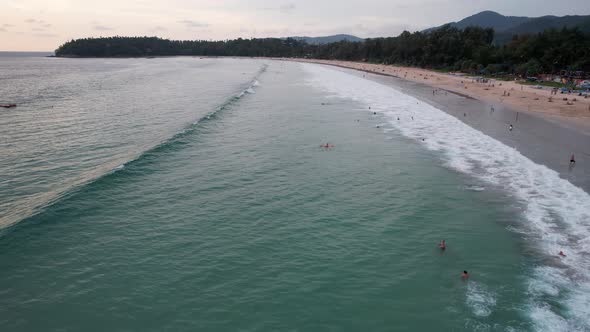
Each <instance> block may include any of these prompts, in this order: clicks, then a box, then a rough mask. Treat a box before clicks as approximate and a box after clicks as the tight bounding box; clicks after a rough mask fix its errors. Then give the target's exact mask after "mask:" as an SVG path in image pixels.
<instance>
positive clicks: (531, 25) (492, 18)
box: [423, 10, 590, 43]
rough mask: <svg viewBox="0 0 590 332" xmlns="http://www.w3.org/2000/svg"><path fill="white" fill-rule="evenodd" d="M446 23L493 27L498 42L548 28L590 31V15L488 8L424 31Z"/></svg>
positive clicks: (462, 26) (430, 29)
mask: <svg viewBox="0 0 590 332" xmlns="http://www.w3.org/2000/svg"><path fill="white" fill-rule="evenodd" d="M445 25H450V26H452V27H456V28H458V29H465V28H467V27H469V26H477V27H481V28H492V29H494V31H495V32H496V42H500V43H502V42H506V41H508V40H510V39H511V38H512V36H513V35H521V34H534V33H540V32H543V31H545V30H548V29H561V28H564V27H568V28H573V27H578V28H580V29H581V30H582V31H584V32H589V33H590V15H566V16H554V15H546V16H540V17H526V16H505V15H502V14H500V13H497V12H494V11H491V10H486V11H482V12H479V13H477V14H474V15H471V16H468V17H466V18H464V19H462V20H460V21H457V22H449V23H447V24H444V25H441V26H438V27H433V28H429V29H426V30H423V32H431V31H434V30H437V29H440V28H441V27H443V26H445Z"/></svg>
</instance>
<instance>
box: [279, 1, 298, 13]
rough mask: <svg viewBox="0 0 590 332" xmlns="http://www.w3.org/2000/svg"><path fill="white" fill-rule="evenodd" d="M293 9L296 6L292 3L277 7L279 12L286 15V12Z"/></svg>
mask: <svg viewBox="0 0 590 332" xmlns="http://www.w3.org/2000/svg"><path fill="white" fill-rule="evenodd" d="M295 8H297V6H295V4H294V3H286V4H284V5H281V6H280V7H279V10H280V11H282V12H283V13H288V12H291V11H293V10H295Z"/></svg>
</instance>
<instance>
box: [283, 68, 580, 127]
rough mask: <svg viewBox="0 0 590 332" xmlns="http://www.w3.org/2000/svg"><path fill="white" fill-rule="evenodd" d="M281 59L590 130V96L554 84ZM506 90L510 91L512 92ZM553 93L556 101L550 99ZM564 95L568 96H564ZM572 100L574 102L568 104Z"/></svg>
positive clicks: (423, 70)
mask: <svg viewBox="0 0 590 332" xmlns="http://www.w3.org/2000/svg"><path fill="white" fill-rule="evenodd" d="M277 60H283V61H285V60H286V61H294V62H303V63H316V64H322V65H329V66H334V67H340V68H346V69H353V70H357V71H361V72H365V73H370V74H377V75H381V76H389V77H395V78H398V79H401V80H405V81H409V82H414V83H421V84H424V85H427V86H430V87H432V88H434V89H437V90H443V91H447V92H450V93H454V94H457V95H459V96H462V97H465V98H471V99H477V100H479V101H482V102H485V103H488V104H489V105H490V107H494V108H499V107H508V108H511V109H513V110H515V111H517V112H522V113H528V114H536V115H539V116H542V117H543V118H546V119H547V120H550V121H556V122H558V123H560V124H563V125H565V126H567V127H570V128H572V129H575V130H578V131H582V132H584V133H585V134H590V98H584V97H579V96H577V95H574V94H559V93H558V94H557V95H554V96H551V88H544V89H535V88H533V86H529V85H524V84H519V83H517V82H513V81H498V80H491V81H490V82H488V83H478V82H475V81H474V80H473V78H472V77H470V76H467V75H465V76H463V75H461V76H457V75H452V74H447V73H439V72H435V71H432V70H428V69H421V68H412V67H400V66H391V65H379V64H370V63H363V62H352V61H340V60H318V59H284V58H282V59H281V58H277ZM504 94H510V96H508V95H504ZM551 97H552V101H549V98H551ZM564 98H567V100H563V99H564ZM574 99H575V101H574ZM568 103H571V104H573V105H568Z"/></svg>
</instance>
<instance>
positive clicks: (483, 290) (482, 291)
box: [466, 281, 496, 317]
mask: <svg viewBox="0 0 590 332" xmlns="http://www.w3.org/2000/svg"><path fill="white" fill-rule="evenodd" d="M466 302H467V306H468V307H469V308H470V309H471V311H472V312H473V314H474V315H476V316H478V317H487V316H489V315H490V314H491V313H492V311H493V310H494V307H495V306H496V296H495V294H494V293H493V292H491V291H490V290H488V288H487V287H486V286H485V285H483V284H481V283H477V282H475V281H470V282H469V284H468V285H467V301H466Z"/></svg>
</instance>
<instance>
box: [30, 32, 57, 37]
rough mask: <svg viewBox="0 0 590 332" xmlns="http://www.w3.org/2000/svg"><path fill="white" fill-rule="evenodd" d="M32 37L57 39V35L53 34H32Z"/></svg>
mask: <svg viewBox="0 0 590 332" xmlns="http://www.w3.org/2000/svg"><path fill="white" fill-rule="evenodd" d="M33 36H35V37H57V36H58V35H56V34H54V33H34V34H33Z"/></svg>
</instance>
